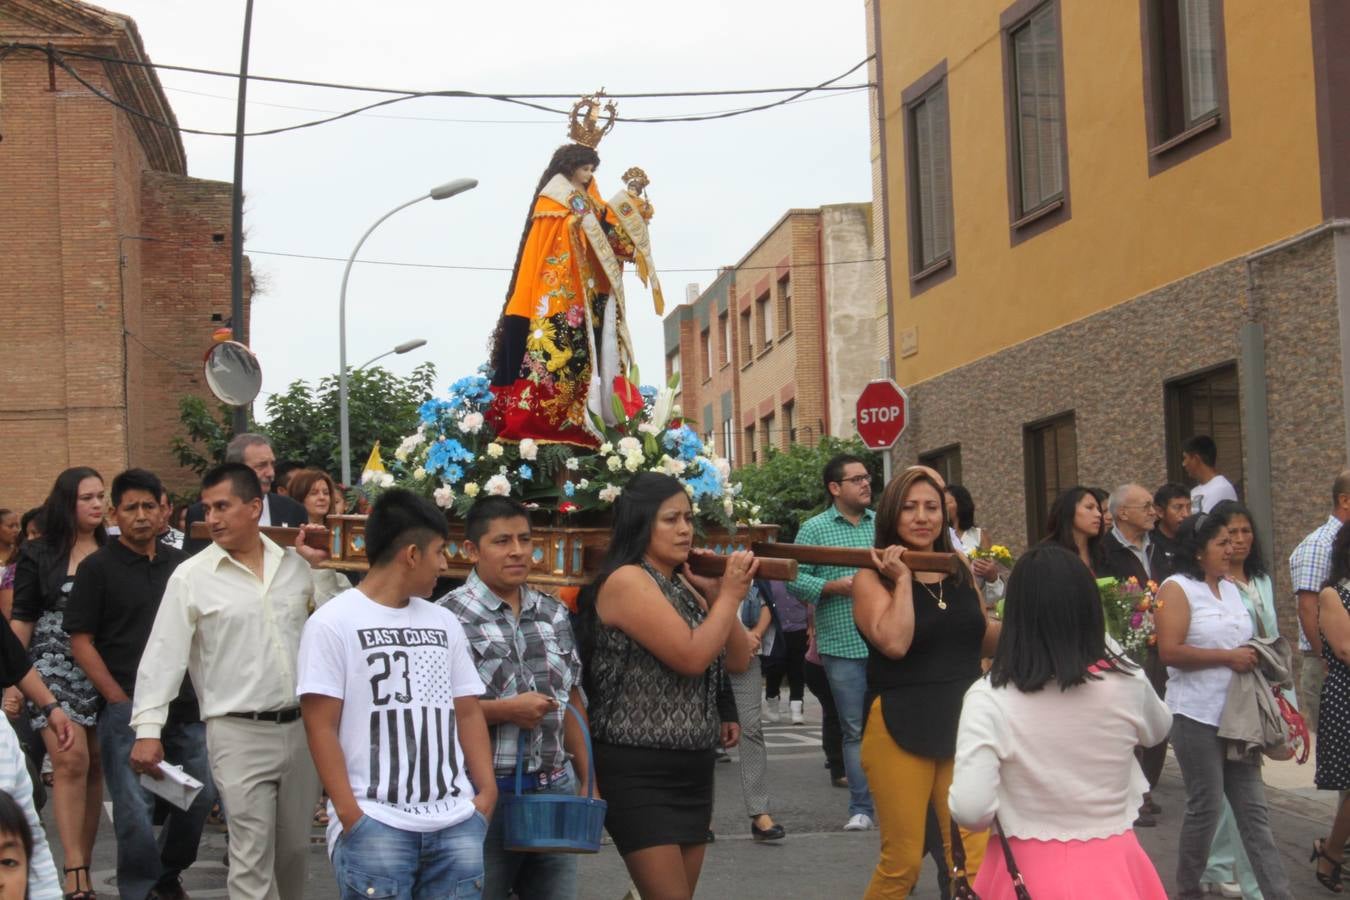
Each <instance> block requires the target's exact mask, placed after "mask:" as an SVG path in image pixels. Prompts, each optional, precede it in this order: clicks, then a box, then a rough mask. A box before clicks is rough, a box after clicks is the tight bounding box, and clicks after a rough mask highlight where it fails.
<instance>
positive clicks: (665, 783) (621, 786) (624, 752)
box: [594, 744, 717, 856]
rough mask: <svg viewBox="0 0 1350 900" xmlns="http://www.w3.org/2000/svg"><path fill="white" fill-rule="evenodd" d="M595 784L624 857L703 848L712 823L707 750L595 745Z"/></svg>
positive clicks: (711, 755) (712, 757) (711, 762)
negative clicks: (650, 850) (672, 848)
mask: <svg viewBox="0 0 1350 900" xmlns="http://www.w3.org/2000/svg"><path fill="white" fill-rule="evenodd" d="M594 749H595V760H594V765H595V779H596V786H597V787H598V788H599V789H600V795H601V796H602V797H604V799H605V802H606V803H608V804H609V808H608V810H607V811H606V812H605V830H606V831H608V832H609V836H610V837H611V838H612V839H613V840H614V846H615V847H617V848H618V850H619V854H620V855H622V856H627V855H628V854H629V853H632V852H634V851H635V850H644V849H646V848H647V847H660V846H664V845H667V844H702V843H705V842H706V841H707V839H708V828H709V827H710V826H711V824H712V804H713V766H714V763H715V762H716V759H717V757H716V755H715V754H714V752H713V750H712V748H709V749H707V750H656V749H653V748H650V747H627V746H622V745H619V744H596V745H595V748H594Z"/></svg>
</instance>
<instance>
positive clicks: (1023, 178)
mask: <svg viewBox="0 0 1350 900" xmlns="http://www.w3.org/2000/svg"><path fill="white" fill-rule="evenodd" d="M1056 26H1057V22H1056V19H1055V8H1054V7H1053V6H1052V5H1050V4H1048V3H1047V4H1045V5H1044V6H1042V7H1041V8H1040V9H1038V10H1036V12H1034V13H1032V14H1031V15H1030V16H1029V17H1028V18H1027V20H1026V21H1025V22H1024V23H1022V24H1021V25H1019V26H1017V27H1016V28H1014V29H1013V30H1012V32H1011V33H1010V35H1009V40H1010V41H1011V43H1012V57H1013V59H1012V63H1013V104H1014V106H1015V108H1016V134H1015V140H1016V146H1015V148H1014V149H1015V150H1016V152H1017V186H1018V210H1019V211H1020V212H1021V213H1022V214H1023V215H1026V214H1027V213H1030V212H1034V211H1035V210H1037V209H1040V208H1041V207H1042V206H1045V205H1046V204H1049V203H1053V202H1054V201H1055V200H1058V199H1060V198H1061V197H1062V196H1063V193H1064V153H1063V150H1062V146H1063V141H1064V136H1063V128H1064V117H1063V114H1062V113H1063V107H1064V98H1063V96H1062V94H1061V91H1060V84H1059V34H1058V28H1057V27H1056Z"/></svg>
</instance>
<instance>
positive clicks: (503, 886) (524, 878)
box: [483, 764, 577, 900]
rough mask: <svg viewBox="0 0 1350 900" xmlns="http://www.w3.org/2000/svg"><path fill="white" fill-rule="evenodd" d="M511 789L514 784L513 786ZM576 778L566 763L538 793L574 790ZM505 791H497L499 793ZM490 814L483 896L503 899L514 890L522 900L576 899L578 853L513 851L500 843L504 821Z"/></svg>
mask: <svg viewBox="0 0 1350 900" xmlns="http://www.w3.org/2000/svg"><path fill="white" fill-rule="evenodd" d="M513 790H514V788H513ZM576 792H577V782H576V778H575V777H574V776H573V774H572V771H571V765H570V764H569V765H568V772H567V775H566V776H564V777H563V778H562V779H560V780H558V781H555V782H553V783H552V784H550V785H549V786H548V787H546V788H544V789H542V790H540V791H536V792H535V793H539V794H575V793H576ZM502 796H505V794H504V793H503V794H501V795H499V797H502ZM497 813H498V814H497V815H494V816H493V817H492V825H491V826H490V827H489V828H488V832H487V839H486V840H484V841H483V872H484V876H485V880H484V884H483V900H506V898H507V897H509V896H510V895H511V892H512V891H513V890H514V891H515V892H516V894H518V895H519V896H520V898H521V900H575V898H576V896H577V857H576V854H575V853H512V852H510V851H508V850H507V849H506V848H505V846H503V843H504V839H505V830H506V826H505V823H504V821H503V819H502V817H501V815H500V813H501V800H500V799H498V801H497Z"/></svg>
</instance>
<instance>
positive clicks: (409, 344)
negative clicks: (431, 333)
mask: <svg viewBox="0 0 1350 900" xmlns="http://www.w3.org/2000/svg"><path fill="white" fill-rule="evenodd" d="M426 345H427V339H426V338H416V339H414V340H411V341H404V342H403V343H401V344H399V345H398V346H397V347H395V348H394V349H393V350H386V351H384V352H383V353H381V354H380V355H379V356H377V357H375V358H374V359H368V360H366V361H365V362H363V363H361V365H359V366H357V367H356V370H355V371H357V372H359V371H361V370H362V369H364V368H365V367H366V366H368V365H370V364H371V363H373V362H376V361H377V360H381V359H384V358H385V357H386V356H393V355H394V354H395V353H399V354H402V353H408V352H410V351H412V350H416V349H417V348H418V347H425V346H426Z"/></svg>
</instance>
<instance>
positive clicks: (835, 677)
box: [788, 454, 876, 831]
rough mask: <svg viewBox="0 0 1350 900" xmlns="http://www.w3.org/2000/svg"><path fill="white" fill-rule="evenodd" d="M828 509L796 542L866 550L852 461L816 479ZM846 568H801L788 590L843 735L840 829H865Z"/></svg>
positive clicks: (861, 649) (868, 821)
mask: <svg viewBox="0 0 1350 900" xmlns="http://www.w3.org/2000/svg"><path fill="white" fill-rule="evenodd" d="M822 478H823V480H824V482H825V492H826V496H828V497H829V498H830V501H831V503H830V506H829V507H828V508H827V509H826V510H825V511H824V512H823V513H821V514H820V515H818V516H813V517H811V518H810V519H807V520H806V521H805V522H803V523H802V527H801V530H800V531H798V532H797V543H798V544H814V545H816V546H825V547H871V546H872V539H873V535H874V533H875V530H876V523H875V520H874V516H873V513H872V510H870V509H868V507H869V506H870V505H871V503H872V476H871V474H870V473H869V472H868V471H867V465H866V464H865V463H864V462H863V461H862V460H861V459H859V458H858V457H856V456H849V455H848V454H839V455H838V456H835V457H834V458H832V459H831V460H830V461H829V462H828V463H826V464H825V471H824V473H823V475H822ZM856 571H858V570H857V569H850V568H848V567H846V566H821V565H815V564H812V563H802V564H800V565H799V566H798V567H797V580H796V581H794V582H792V583H790V584H789V585H788V588H789V590H791V591H792V592H793V593H794V594H795V595H796V596H797V597H799V598H800V599H801V600H802V601H803V602H805V603H811V604H814V605H815V607H816V615H815V623H816V646H817V647H818V648H819V652H820V659H821V662H822V663H823V664H824V666H825V678H826V680H827V681H828V682H829V684H830V693H832V694H833V695H834V704H835V707H836V709H837V710H838V714H839V725H840V730H841V731H843V734H844V774H845V775H846V776H847V777H848V793H849V800H848V815H849V818H848V822H847V823H846V824H845V825H844V830H845V831H868V830H870V829H871V828H873V827H875V822H874V821H873V807H872V793H871V791H869V790H868V788H867V776H866V775H865V774H864V773H863V767H862V730H863V719H864V717H865V716H866V715H867V710H866V709H865V708H864V706H865V702H866V701H865V697H866V693H867V645H866V644H865V643H863V639H862V635H860V634H858V626H857V625H856V624H854V622H853V573H855V572H856Z"/></svg>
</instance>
